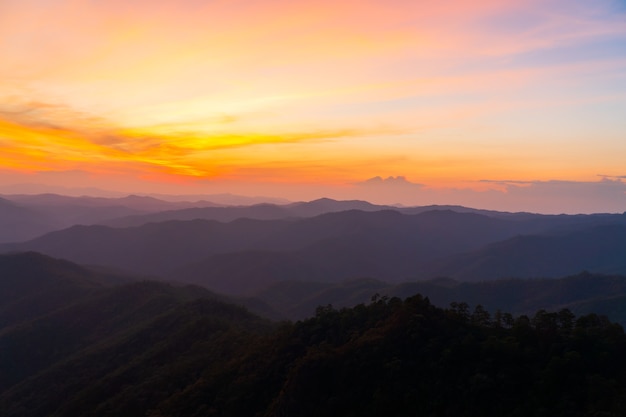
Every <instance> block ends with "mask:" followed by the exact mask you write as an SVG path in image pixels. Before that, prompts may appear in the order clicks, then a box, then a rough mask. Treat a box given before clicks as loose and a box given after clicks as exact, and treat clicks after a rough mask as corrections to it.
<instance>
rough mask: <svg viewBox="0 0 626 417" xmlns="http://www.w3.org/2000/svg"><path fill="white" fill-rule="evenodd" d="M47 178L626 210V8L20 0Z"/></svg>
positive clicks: (15, 120) (10, 76) (559, 2)
mask: <svg viewBox="0 0 626 417" xmlns="http://www.w3.org/2000/svg"><path fill="white" fill-rule="evenodd" d="M33 183H36V184H44V185H47V186H49V187H57V188H58V187H60V186H63V187H67V188H81V189H84V188H86V187H95V188H101V189H105V190H111V191H121V192H135V193H176V194H211V193H223V192H232V193H236V194H248V195H268V196H279V197H284V198H288V199H291V200H302V199H307V200H308V199H313V198H318V197H322V196H328V197H333V198H340V199H348V198H362V199H369V200H372V201H375V202H379V203H402V204H411V205H423V204H434V203H438V204H463V205H470V206H474V207H480V208H495V209H503V210H530V211H540V212H591V211H611V212H623V211H626V1H624V0H620V1H617V0H593V1H591V0H537V1H535V0H466V1H464V0H457V1H447V0H442V1H421V0H413V1H405V0H384V1H383V0H360V1H341V0H335V1H332V2H331V1H323V0H322V1H320V0H303V1H298V0H295V1H277V0H275V1H271V0H247V1H219V0H216V1H208V0H177V1H161V0H76V1H70V0H66V1H63V0H0V192H3V191H2V190H3V188H2V187H5V189H7V190H8V189H9V188H6V187H8V186H10V185H13V184H33ZM50 189H51V190H52V189H53V188H50ZM10 190H12V191H13V192H15V191H16V190H17V191H19V188H16V187H11V188H10ZM25 190H26V188H25Z"/></svg>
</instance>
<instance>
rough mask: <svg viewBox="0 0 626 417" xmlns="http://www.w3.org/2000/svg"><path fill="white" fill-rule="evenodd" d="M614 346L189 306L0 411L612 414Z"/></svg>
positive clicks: (546, 323)
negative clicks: (270, 319) (263, 316)
mask: <svg viewBox="0 0 626 417" xmlns="http://www.w3.org/2000/svg"><path fill="white" fill-rule="evenodd" d="M131 301H132V300H131ZM624 348H626V336H625V335H624V332H623V329H622V328H621V327H620V326H617V325H613V324H611V323H610V322H609V321H608V320H607V319H606V318H604V317H601V316H598V315H589V316H585V317H580V318H578V319H576V318H575V317H574V316H572V315H571V313H568V312H567V311H560V312H558V313H546V312H540V313H538V314H536V315H535V316H534V317H532V318H531V319H530V320H529V319H528V318H524V317H520V318H517V319H513V318H511V320H510V321H509V322H508V324H504V325H502V324H498V322H497V321H493V320H491V319H490V318H489V316H488V314H486V312H485V311H484V310H480V309H476V310H475V312H474V313H471V312H468V313H467V314H466V313H465V312H464V311H462V310H458V309H457V310H442V309H439V308H436V307H433V306H432V305H431V304H430V302H429V301H428V300H427V299H424V298H423V297H421V296H414V297H411V298H408V299H407V300H405V301H401V300H400V299H389V300H387V301H385V300H379V301H377V302H375V303H372V304H369V305H359V306H356V307H355V308H353V309H343V310H334V309H332V308H328V307H324V308H320V309H318V311H317V314H316V316H315V317H314V318H311V319H308V320H305V321H301V322H298V323H295V324H292V323H284V324H282V325H280V326H276V327H274V326H268V325H267V323H264V322H263V321H260V320H259V319H258V318H255V317H253V316H250V315H249V314H247V313H245V312H244V311H242V310H240V309H237V308H234V307H229V306H226V305H222V304H218V303H214V302H211V301H208V300H196V301H192V302H189V303H183V304H182V305H178V306H177V307H174V308H172V309H171V310H169V311H166V312H164V313H163V314H161V315H159V316H158V317H155V318H154V320H152V321H146V322H144V323H140V324H137V325H135V326H133V327H132V328H130V329H128V332H127V333H125V334H118V335H116V336H115V337H112V338H106V339H105V340H102V341H100V342H96V343H94V344H92V345H91V346H90V347H89V348H86V349H82V350H80V351H78V352H76V353H75V354H74V355H71V356H68V357H67V358H66V359H65V360H63V361H61V362H55V363H54V364H53V365H51V366H50V367H48V368H46V369H43V370H42V371H41V372H38V373H37V374H35V375H33V376H31V377H30V378H28V379H24V380H22V381H21V382H20V383H18V384H17V385H14V386H13V387H11V388H10V389H8V390H6V391H4V392H0V409H1V410H2V412H3V417H15V416H20V417H43V416H46V417H66V416H67V417H69V416H72V417H73V416H86V417H89V416H109V415H110V416H151V417H157V416H181V417H182V416H186V417H200V416H223V417H230V416H233V417H235V416H237V417H239V416H267V417H279V416H302V417H308V416H333V417H334V416H363V417H368V416H381V415H385V416H405V415H411V416H417V417H421V416H435V415H441V416H453V415H463V416H467V417H478V416H480V417H492V416H494V417H495V416H498V417H514V416H520V415H521V416H533V415H550V416H571V417H583V416H589V415H623V406H622V405H623V401H624V399H626V390H625V389H624V386H626V359H625V358H624V355H623V351H624ZM25 353H29V354H30V352H25Z"/></svg>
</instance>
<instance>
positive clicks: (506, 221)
mask: <svg viewBox="0 0 626 417" xmlns="http://www.w3.org/2000/svg"><path fill="white" fill-rule="evenodd" d="M30 198H31V199H34V200H35V201H38V202H39V204H43V202H44V201H48V204H49V205H52V202H55V201H56V202H57V204H58V206H57V207H62V208H66V207H67V202H66V201H65V200H63V199H59V198H57V197H55V196H38V197H36V198H35V197H30ZM16 200H19V199H16ZM109 200H110V199H94V200H93V201H92V204H93V205H94V206H95V207H96V208H97V209H101V208H102V207H110V206H103V205H102V204H103V201H107V202H109V203H110V201H109ZM114 200H115V201H117V202H118V203H120V204H122V200H123V202H124V204H126V205H127V206H126V207H127V208H128V209H131V208H132V209H133V210H139V209H142V210H148V209H150V210H157V209H158V208H159V207H161V208H162V206H163V204H166V205H167V204H170V203H167V202H165V203H163V202H161V201H159V200H156V201H154V200H153V199H151V198H143V197H128V198H126V199H114ZM23 201H26V200H23ZM81 201H83V200H81ZM85 201H88V200H85ZM12 204H17V203H15V202H8V206H10V205H12ZM86 204H87V203H86V202H84V203H83V206H82V207H83V208H85V207H87V205H86ZM171 204H174V203H171ZM175 204H187V203H175ZM206 204H209V203H206ZM130 206H132V207H130ZM320 212H323V213H322V214H319V213H320ZM14 213H20V210H14ZM23 213H28V212H27V211H24V212H23ZM246 216H247V217H246ZM197 217H198V218H197ZM164 219H174V220H164ZM233 219H234V220H233ZM161 220H162V221H161ZM116 222H117V223H116ZM107 223H109V225H75V226H71V227H69V228H66V229H62V230H58V231H54V232H50V233H47V234H44V235H42V236H40V237H37V238H34V239H31V240H26V241H22V242H18V243H5V244H2V245H0V251H2V252H11V251H37V252H41V253H44V254H47V255H50V256H53V257H57V258H62V259H67V260H70V261H73V262H77V263H80V264H85V265H92V266H103V267H108V268H114V269H118V270H123V271H127V272H128V273H132V274H143V275H150V276H155V277H159V278H160V279H165V280H169V281H176V282H186V283H194V284H198V285H203V286H206V287H207V288H210V289H212V290H214V291H218V292H221V293H226V294H231V295H238V296H242V295H243V296H249V295H253V294H255V293H256V292H258V291H260V290H262V289H263V288H266V287H267V286H270V285H273V284H275V283H277V282H281V281H292V280H295V281H321V282H331V283H338V282H341V281H344V280H346V279H351V278H359V277H367V278H374V279H378V280H383V281H387V282H396V283H398V282H402V281H414V280H424V279H431V278H434V277H439V276H445V277H449V278H453V279H457V280H465V281H468V280H469V281H480V280H492V279H498V278H542V277H560V276H566V275H573V274H576V273H579V272H581V271H583V270H587V271H590V272H594V273H604V274H624V273H626V256H624V253H626V215H624V214H597V215H539V214H532V213H500V212H490V211H484V210H473V209H467V208H455V207H449V208H446V209H442V207H414V208H394V207H390V206H375V205H372V204H370V203H367V202H361V201H343V202H341V201H334V200H329V199H322V200H316V201H312V202H308V203H293V204H288V205H283V206H277V205H270V204H262V205H253V206H247V207H242V206H240V207H195V208H183V209H180V210H166V211H154V212H153V213H152V214H144V215H135V216H132V217H122V218H119V219H118V220H116V221H113V220H111V221H108V222H107ZM113 224H116V225H115V226H113ZM123 224H137V225H136V226H123Z"/></svg>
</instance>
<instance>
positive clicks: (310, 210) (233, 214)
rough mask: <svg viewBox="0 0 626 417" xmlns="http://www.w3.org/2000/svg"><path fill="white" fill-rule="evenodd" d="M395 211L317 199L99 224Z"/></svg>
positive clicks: (170, 213) (196, 209)
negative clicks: (354, 211) (352, 211)
mask: <svg viewBox="0 0 626 417" xmlns="http://www.w3.org/2000/svg"><path fill="white" fill-rule="evenodd" d="M389 209H395V207H392V206H378V205H374V204H370V203H368V202H366V201H359V200H353V201H337V200H332V199H329V198H321V199H319V200H313V201H310V202H298V203H291V204H283V205H276V204H268V203H262V204H254V205H249V206H230V207H193V208H186V209H180V210H167V211H162V212H160V213H151V214H141V215H134V216H126V217H121V218H117V219H112V220H108V221H106V222H103V223H102V224H103V225H106V226H114V227H133V226H141V225H142V224H145V223H153V222H163V221H169V220H196V219H205V220H217V221H220V222H230V221H233V220H236V219H240V218H248V219H256V220H279V219H287V218H301V217H315V216H319V215H321V214H325V213H335V212H340V211H348V210H360V211H382V210H389Z"/></svg>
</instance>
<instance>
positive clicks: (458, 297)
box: [255, 272, 626, 326]
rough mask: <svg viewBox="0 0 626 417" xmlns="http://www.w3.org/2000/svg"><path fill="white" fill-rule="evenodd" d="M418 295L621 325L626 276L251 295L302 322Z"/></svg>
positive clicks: (350, 286) (284, 286) (328, 286)
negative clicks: (318, 311)
mask: <svg viewBox="0 0 626 417" xmlns="http://www.w3.org/2000/svg"><path fill="white" fill-rule="evenodd" d="M416 293H420V294H423V295H425V296H428V298H429V299H430V300H431V302H433V304H435V305H437V306H440V307H447V306H449V305H450V303H452V302H460V301H465V302H467V303H469V304H470V305H477V304H481V305H483V306H484V307H485V308H487V309H488V310H490V311H492V312H493V311H496V310H501V311H508V312H511V313H514V314H533V313H534V312H535V311H537V310H540V309H545V310H558V309H561V308H569V309H570V310H572V311H573V312H575V313H576V314H589V313H598V314H604V315H607V316H608V317H609V318H610V319H611V320H613V321H616V322H618V323H620V324H622V325H625V326H626V303H621V304H620V302H621V301H623V300H624V297H626V276H623V275H602V274H590V273H587V272H585V273H581V274H577V275H573V276H569V277H564V278H555V279H505V280H493V281H481V282H460V281H454V280H450V279H441V278H440V279H434V280H427V281H417V282H405V283H401V284H395V285H393V284H389V283H385V282H382V281H378V280H374V279H356V280H347V281H344V282H340V283H330V282H299V281H284V282H279V283H276V284H273V285H271V286H269V287H267V288H264V289H262V290H260V291H258V292H257V293H256V294H255V296H256V297H258V298H259V299H261V300H263V301H265V302H266V303H268V304H269V305H271V306H272V307H273V308H274V309H276V310H277V311H280V312H282V313H283V314H284V315H285V316H286V317H290V318H292V319H294V320H295V319H302V318H305V317H310V316H311V315H313V314H314V312H315V308H316V307H317V306H320V305H327V304H332V305H333V306H335V307H352V306H355V305H357V304H359V303H367V302H369V301H370V299H371V298H372V296H374V295H375V294H379V295H380V296H381V297H382V296H387V297H401V298H404V297H408V296H410V295H411V294H416Z"/></svg>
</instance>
